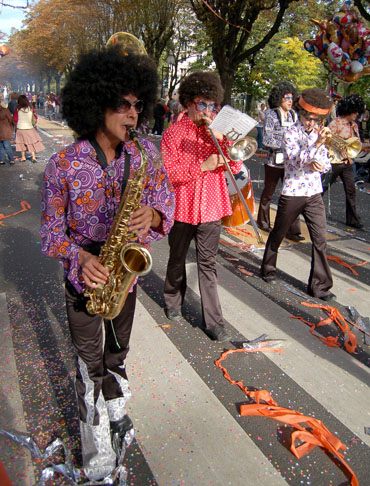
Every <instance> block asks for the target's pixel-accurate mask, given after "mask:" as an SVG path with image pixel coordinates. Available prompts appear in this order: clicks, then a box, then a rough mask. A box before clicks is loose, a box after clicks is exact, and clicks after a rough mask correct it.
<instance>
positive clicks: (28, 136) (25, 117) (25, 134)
mask: <svg viewBox="0 0 370 486" xmlns="http://www.w3.org/2000/svg"><path fill="white" fill-rule="evenodd" d="M33 120H35V121H34V122H33ZM36 120H37V115H36V113H35V112H34V111H33V109H32V106H31V104H30V102H29V101H28V99H27V97H26V96H25V95H20V96H19V97H18V105H17V108H16V109H15V112H14V122H15V123H16V125H17V133H16V137H15V149H16V151H17V152H20V153H21V162H25V161H26V151H27V152H31V155H32V162H37V159H36V153H38V152H41V151H42V150H45V147H44V144H43V143H42V140H41V137H40V135H39V134H38V132H37V130H36V129H35V128H34V124H35V122H36Z"/></svg>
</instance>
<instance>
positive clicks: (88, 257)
mask: <svg viewBox="0 0 370 486" xmlns="http://www.w3.org/2000/svg"><path fill="white" fill-rule="evenodd" d="M78 259H79V263H80V266H81V268H82V276H83V278H84V280H85V282H86V285H88V286H89V287H91V288H95V287H96V286H97V285H99V284H102V285H104V284H105V283H106V281H107V278H108V276H109V272H108V270H107V269H106V268H105V267H104V266H103V265H102V264H101V263H100V262H99V258H98V257H97V256H95V255H92V254H91V253H89V252H88V251H85V250H83V249H82V248H80V249H79V252H78Z"/></svg>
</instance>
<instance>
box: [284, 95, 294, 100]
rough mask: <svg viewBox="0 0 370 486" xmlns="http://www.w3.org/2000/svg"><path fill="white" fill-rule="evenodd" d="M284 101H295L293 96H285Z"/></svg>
mask: <svg viewBox="0 0 370 486" xmlns="http://www.w3.org/2000/svg"><path fill="white" fill-rule="evenodd" d="M283 100H285V101H289V100H293V96H290V95H289V96H288V95H285V96H284V98H283Z"/></svg>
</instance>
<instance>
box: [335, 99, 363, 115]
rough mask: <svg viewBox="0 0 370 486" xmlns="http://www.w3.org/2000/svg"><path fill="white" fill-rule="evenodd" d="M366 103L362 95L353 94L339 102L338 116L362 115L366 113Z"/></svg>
mask: <svg viewBox="0 0 370 486" xmlns="http://www.w3.org/2000/svg"><path fill="white" fill-rule="evenodd" d="M365 108H366V106H365V103H364V100H363V99H362V98H361V96H360V95H357V94H351V95H349V96H346V97H345V98H342V99H341V100H339V102H338V105H337V112H338V116H346V115H352V113H358V114H359V115H362V113H363V112H364V111H365Z"/></svg>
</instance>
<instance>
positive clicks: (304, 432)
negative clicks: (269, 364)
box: [215, 346, 359, 486]
mask: <svg viewBox="0 0 370 486" xmlns="http://www.w3.org/2000/svg"><path fill="white" fill-rule="evenodd" d="M260 351H262V352H266V351H272V352H277V353H281V352H283V350H282V349H272V348H269V347H268V346H264V347H261V348H258V349H244V348H243V349H229V350H228V351H225V352H224V353H222V355H221V357H220V358H219V359H218V360H216V361H215V365H216V366H217V367H218V368H220V369H221V370H222V372H223V374H224V377H225V378H226V379H227V380H228V381H229V382H230V383H231V384H232V385H237V386H238V387H239V388H240V389H241V390H242V391H243V392H244V393H245V394H246V395H247V396H248V397H250V398H252V399H254V400H255V402H256V403H251V404H244V405H241V406H240V415H242V416H248V415H250V416H259V417H268V418H272V419H274V420H277V421H278V422H282V423H285V424H287V425H290V426H292V427H293V428H295V429H296V430H295V431H294V432H293V433H292V436H291V438H292V442H291V446H290V450H291V452H292V454H294V456H295V457H297V458H298V459H300V458H301V457H303V456H305V455H306V454H308V453H309V452H310V451H311V450H312V449H313V448H314V447H316V446H318V447H321V448H323V449H326V450H327V451H328V452H330V453H331V454H333V456H335V458H336V459H338V460H339V461H340V462H341V463H342V464H343V466H344V469H345V471H346V473H347V474H348V476H349V477H350V478H351V486H359V482H358V479H357V477H356V475H355V473H354V471H353V470H352V469H351V468H350V467H349V465H348V464H347V463H346V461H345V460H344V455H343V453H341V452H340V450H342V451H344V450H345V449H346V446H345V445H344V444H343V443H342V442H341V441H340V440H339V439H338V438H337V437H336V436H335V435H333V434H332V433H331V432H330V431H329V430H328V429H327V428H326V427H325V425H324V424H323V423H322V422H321V421H320V420H317V419H315V418H312V417H308V416H305V415H303V414H301V413H300V412H297V411H296V410H291V409H289V408H284V407H279V406H278V404H277V403H276V402H275V400H274V399H273V398H272V397H271V395H270V393H269V392H268V391H267V390H257V391H254V390H253V391H252V390H248V388H247V387H246V386H245V385H244V384H243V382H242V381H235V380H232V379H231V377H230V375H229V373H228V372H227V370H226V368H225V367H224V366H222V364H221V362H222V361H223V360H225V359H226V358H227V356H229V355H230V354H233V353H241V352H242V353H243V352H244V353H253V352H260ZM261 401H263V402H265V403H261ZM303 423H305V424H306V425H307V428H305V427H303V426H302V425H301V424H303ZM296 441H299V442H302V443H301V444H300V445H298V446H296Z"/></svg>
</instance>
